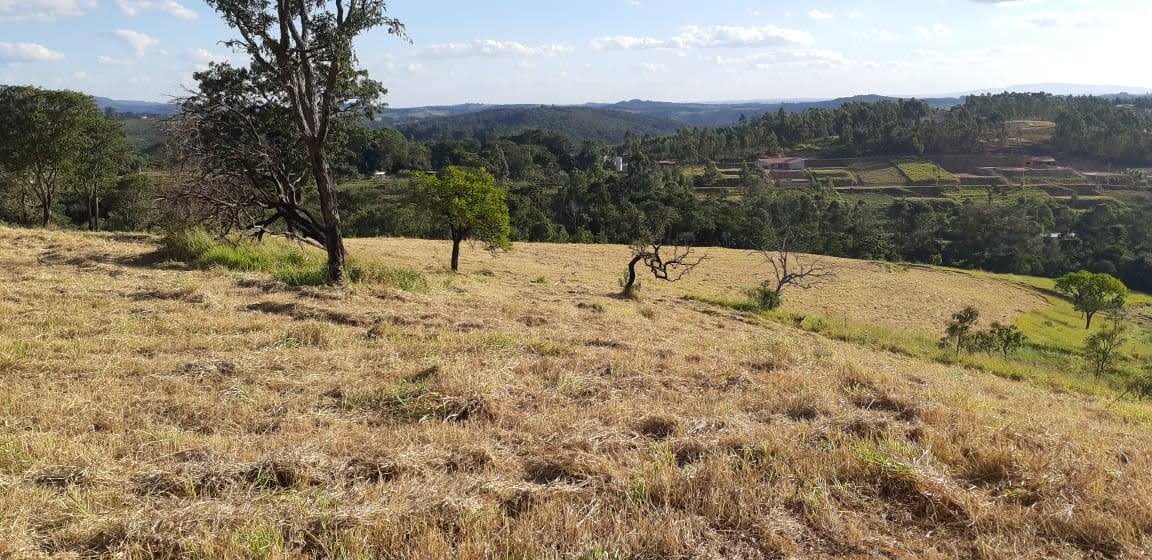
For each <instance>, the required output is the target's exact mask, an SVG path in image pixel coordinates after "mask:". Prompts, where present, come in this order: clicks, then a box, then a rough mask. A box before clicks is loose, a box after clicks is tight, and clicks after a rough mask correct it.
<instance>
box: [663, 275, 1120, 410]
mask: <svg viewBox="0 0 1152 560" xmlns="http://www.w3.org/2000/svg"><path fill="white" fill-rule="evenodd" d="M685 299H688V300H691V301H697V302H701V303H707V304H711V305H716V306H721V307H725V308H728V309H732V310H734V311H739V312H743V313H749V314H752V315H754V316H756V317H760V318H762V319H765V320H768V321H773V322H776V323H781V324H784V325H788V326H790V327H794V328H798V329H801V330H805V331H808V332H811V333H815V334H819V335H821V336H824V337H826V338H830V339H834V340H840V341H843V342H848V343H850V344H854V345H857V346H863V347H867V348H871V349H874V350H882V351H885V352H891V353H894V354H900V355H902V356H908V357H911V358H917V359H921V360H927V361H933V362H938V363H941V364H948V365H957V366H960V367H965V368H968V369H973V370H977V371H982V372H986V373H990V374H992V375H996V376H998V377H1002V378H1005V379H1010V380H1013V381H1026V382H1029V383H1032V384H1035V385H1038V386H1041V387H1045V388H1048V389H1052V390H1057V391H1065V392H1072V393H1079V394H1084V395H1093V396H1104V397H1113V396H1115V395H1116V394H1118V392H1119V391H1118V390H1117V389H1116V387H1114V386H1112V385H1110V384H1107V383H1104V382H1097V381H1096V380H1095V379H1093V378H1092V377H1091V376H1090V375H1088V374H1087V373H1086V372H1084V370H1083V368H1081V367H1079V363H1078V360H1077V359H1076V358H1075V357H1074V356H1070V355H1069V354H1068V353H1066V352H1062V351H1053V350H1052V349H1050V348H1047V347H1045V346H1044V345H1043V344H1029V345H1028V346H1026V347H1025V348H1023V349H1022V350H1020V351H1019V352H1017V353H1015V354H1012V355H1010V356H1007V357H1006V356H1003V355H1001V354H988V353H982V352H977V353H968V352H961V353H959V354H957V353H955V352H954V351H952V350H949V349H944V348H941V347H940V346H939V344H938V342H939V340H938V339H937V338H934V337H931V336H925V335H921V334H917V333H910V332H905V331H899V330H895V329H891V328H887V327H883V326H879V325H876V324H873V323H865V322H861V321H854V320H851V319H845V318H842V317H825V316H821V315H816V314H806V313H795V312H789V311H785V310H776V311H763V310H759V309H758V308H757V307H756V306H755V305H753V304H752V303H751V302H749V301H744V300H732V299H724V298H716V297H702V296H694V295H690V296H686V297H685ZM941 331H942V332H943V325H941ZM1118 381H1120V382H1122V380H1118ZM1121 390H1122V389H1121Z"/></svg>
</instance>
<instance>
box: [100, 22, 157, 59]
mask: <svg viewBox="0 0 1152 560" xmlns="http://www.w3.org/2000/svg"><path fill="white" fill-rule="evenodd" d="M112 35H113V36H115V37H116V38H117V39H120V40H121V41H123V42H125V43H126V44H127V45H128V46H129V47H132V50H133V51H135V52H136V56H137V57H141V56H144V54H145V53H147V52H148V49H151V48H152V47H155V46H156V45H159V44H160V41H158V40H157V39H156V38H155V37H152V36H151V35H148V34H147V33H141V32H139V31H133V30H131V29H117V30H116V31H113V32H112Z"/></svg>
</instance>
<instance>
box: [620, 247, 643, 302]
mask: <svg viewBox="0 0 1152 560" xmlns="http://www.w3.org/2000/svg"><path fill="white" fill-rule="evenodd" d="M643 258H644V257H642V256H640V255H637V256H635V257H632V261H631V262H629V263H628V281H627V282H625V283H624V297H632V295H633V292H632V290H633V289H635V287H636V264H637V263H639V262H640V260H641V259H643Z"/></svg>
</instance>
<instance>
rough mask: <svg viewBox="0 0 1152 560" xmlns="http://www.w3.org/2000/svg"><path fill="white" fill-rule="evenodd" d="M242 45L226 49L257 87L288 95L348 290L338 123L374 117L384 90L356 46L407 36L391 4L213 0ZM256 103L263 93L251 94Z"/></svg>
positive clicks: (336, 270) (332, 263) (332, 265)
mask: <svg viewBox="0 0 1152 560" xmlns="http://www.w3.org/2000/svg"><path fill="white" fill-rule="evenodd" d="M207 2H208V5H209V6H211V7H212V8H213V9H214V10H216V12H218V13H219V14H220V16H221V17H222V18H223V19H224V21H225V23H227V24H228V26H229V27H231V28H232V29H235V30H236V31H237V32H238V33H239V34H240V38H238V39H234V40H231V41H228V42H227V43H226V44H227V45H229V46H231V47H233V48H238V49H241V50H243V51H244V52H245V53H247V54H248V56H249V57H251V59H252V65H251V72H252V73H253V74H254V79H253V80H252V82H251V83H267V84H271V85H272V86H274V87H272V88H267V87H264V88H260V89H264V90H268V89H272V90H274V91H277V92H278V93H282V94H283V96H284V97H285V98H286V105H287V107H289V108H290V109H291V111H290V113H289V115H290V118H291V122H292V123H293V125H294V126H295V129H296V138H297V139H298V140H299V141H300V144H301V147H302V150H303V152H304V153H305V154H306V156H307V161H308V164H309V170H310V172H311V176H312V181H313V183H314V184H315V187H316V194H317V195H318V198H319V203H320V213H321V217H322V219H321V221H322V223H323V243H322V244H323V245H324V249H325V251H326V252H327V253H328V280H329V281H330V282H332V283H334V284H341V283H343V282H344V268H345V250H344V237H343V233H342V231H341V222H340V209H339V203H338V201H337V195H336V181H335V179H334V178H333V176H332V170H331V168H330V164H329V145H328V144H329V139H330V137H331V135H332V132H333V123H334V121H336V120H338V119H339V117H340V116H341V115H342V114H346V113H349V112H353V113H360V114H363V115H366V116H370V115H371V112H372V109H373V108H374V105H375V102H376V100H377V99H378V98H379V97H380V96H381V95H382V94H383V93H384V89H383V87H382V86H381V85H380V84H379V83H378V82H375V81H372V80H369V79H368V78H367V76H366V73H365V72H364V71H362V70H360V69H358V68H357V60H356V54H355V52H354V49H353V42H354V41H355V39H356V37H357V36H359V35H361V34H363V33H364V32H367V31H370V30H372V29H375V28H380V27H383V28H385V29H386V30H387V31H388V32H389V33H391V34H394V35H403V34H404V26H403V24H402V23H400V21H399V20H397V19H395V18H391V17H387V16H386V15H385V9H386V3H385V1H384V0H333V1H332V2H305V1H302V0H301V1H294V0H207ZM247 91H249V92H250V95H251V96H254V97H255V96H258V95H259V89H256V88H249V89H248V90H247Z"/></svg>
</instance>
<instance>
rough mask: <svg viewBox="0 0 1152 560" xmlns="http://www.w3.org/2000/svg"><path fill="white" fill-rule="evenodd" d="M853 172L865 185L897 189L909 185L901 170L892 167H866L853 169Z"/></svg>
mask: <svg viewBox="0 0 1152 560" xmlns="http://www.w3.org/2000/svg"><path fill="white" fill-rule="evenodd" d="M851 170H852V172H853V173H855V174H856V176H857V177H859V178H860V182H861V183H863V184H865V185H874V186H881V187H896V186H904V185H907V184H908V180H907V179H906V178H905V177H904V174H903V173H901V172H900V170H899V169H896V168H895V167H893V166H891V165H874V164H873V165H865V166H860V167H853V168H851Z"/></svg>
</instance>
